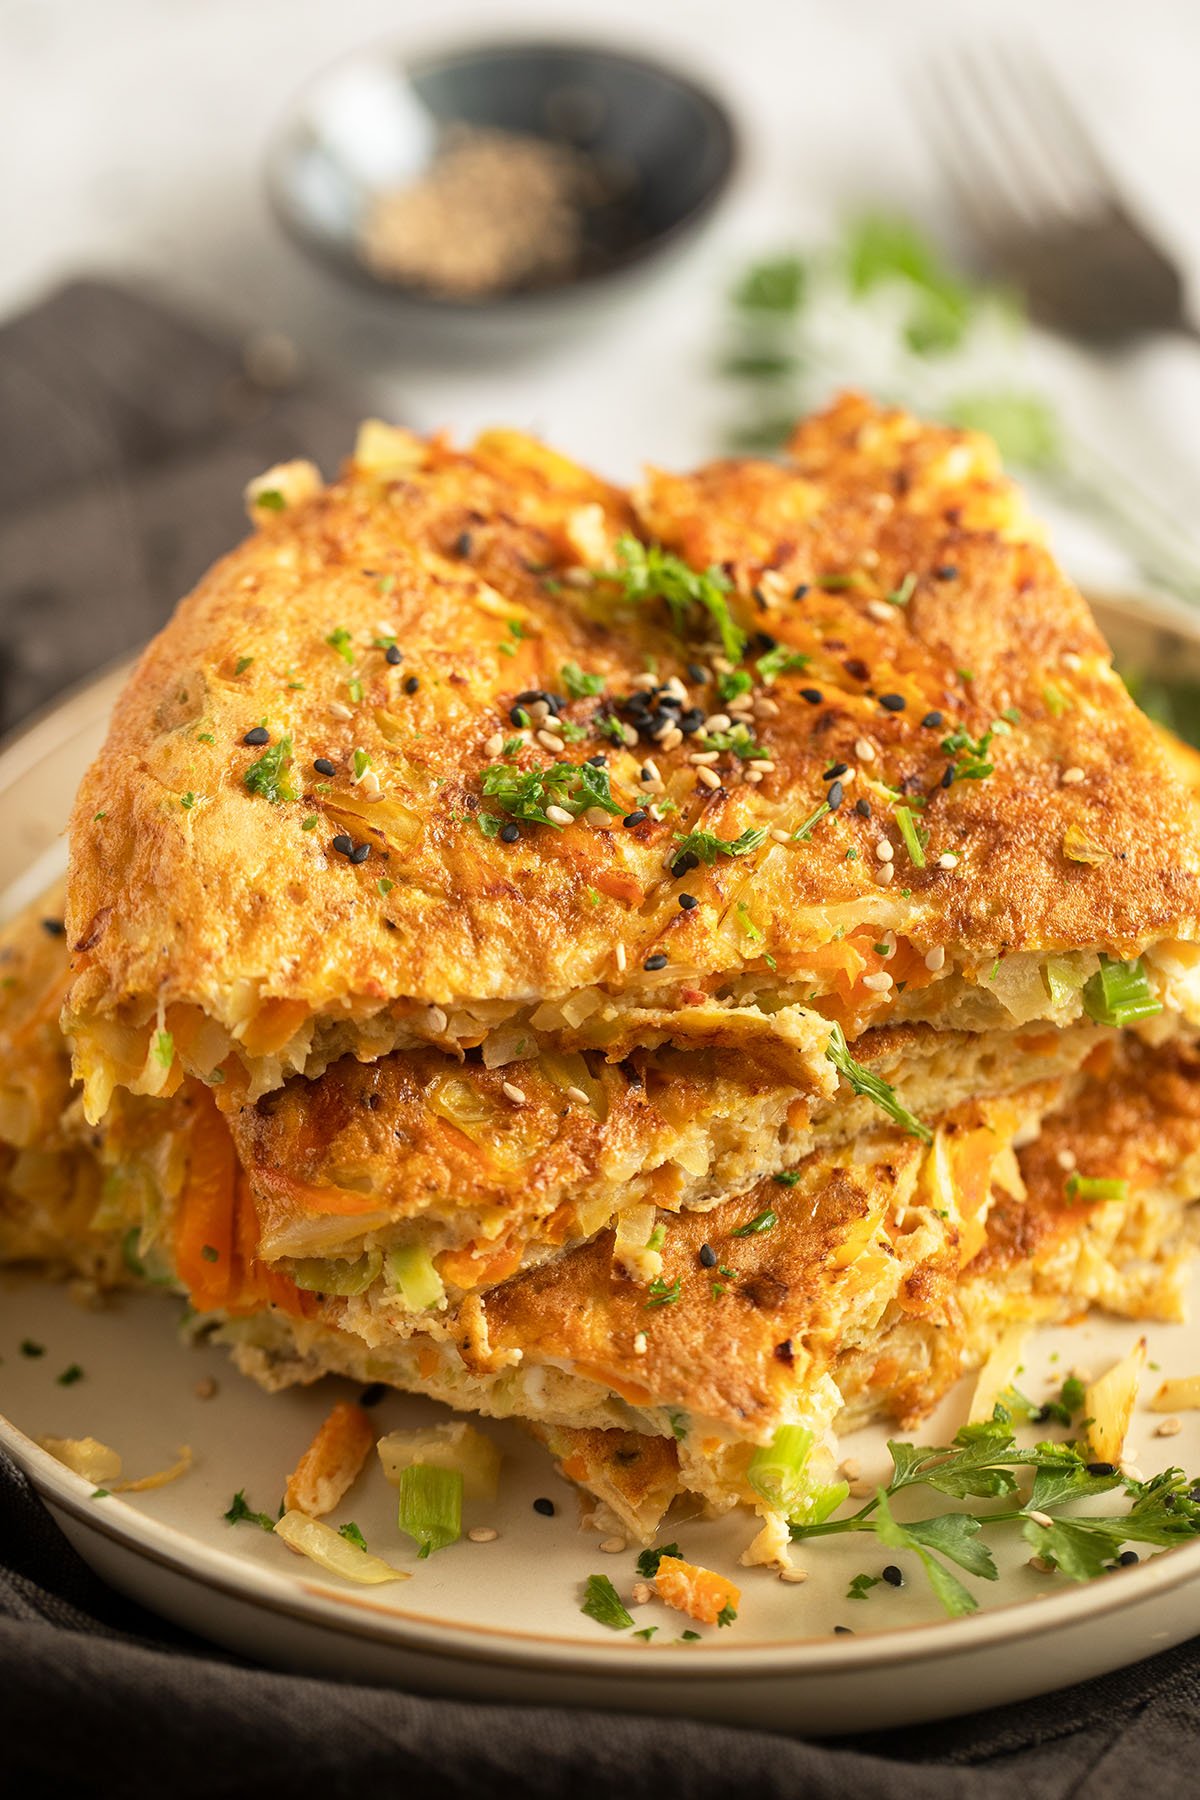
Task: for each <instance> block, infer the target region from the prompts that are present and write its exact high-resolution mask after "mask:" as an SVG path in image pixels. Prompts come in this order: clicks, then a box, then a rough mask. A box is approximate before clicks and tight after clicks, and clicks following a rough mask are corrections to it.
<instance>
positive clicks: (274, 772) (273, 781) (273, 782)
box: [242, 737, 298, 806]
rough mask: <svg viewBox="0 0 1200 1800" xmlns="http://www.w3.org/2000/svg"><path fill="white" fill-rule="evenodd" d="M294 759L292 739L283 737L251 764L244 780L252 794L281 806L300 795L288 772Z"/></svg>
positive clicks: (243, 777)
mask: <svg viewBox="0 0 1200 1800" xmlns="http://www.w3.org/2000/svg"><path fill="white" fill-rule="evenodd" d="M291 761H292V740H291V738H290V737H281V738H279V739H278V740H277V741H276V742H275V743H273V744H271V745H270V746H269V747H268V748H267V749H266V750H264V751H263V753H262V755H261V756H260V757H259V758H258V759H257V760H256V761H255V762H252V763H251V764H250V767H249V768H248V769H247V770H246V773H245V774H244V775H243V776H242V780H243V782H244V783H245V785H246V787H248V788H249V790H250V792H251V793H252V794H258V795H260V796H261V798H262V799H264V800H269V801H270V802H271V804H272V805H273V806H279V805H280V804H281V803H282V802H283V801H284V800H295V799H296V798H297V797H298V790H297V788H296V784H295V783H294V781H293V780H292V778H291V776H290V775H289V774H288V770H289V768H290V767H291Z"/></svg>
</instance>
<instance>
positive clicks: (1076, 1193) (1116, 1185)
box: [1063, 1172, 1129, 1202]
mask: <svg viewBox="0 0 1200 1800" xmlns="http://www.w3.org/2000/svg"><path fill="white" fill-rule="evenodd" d="M1063 1192H1064V1193H1065V1194H1066V1197H1067V1199H1068V1200H1069V1201H1075V1200H1083V1201H1087V1202H1092V1201H1097V1200H1128V1198H1129V1183H1128V1182H1127V1181H1122V1180H1120V1179H1119V1178H1118V1177H1117V1176H1111V1177H1110V1176H1104V1175H1080V1174H1079V1173H1078V1172H1073V1173H1072V1174H1070V1175H1068V1176H1067V1179H1066V1181H1065V1182H1064V1183H1063Z"/></svg>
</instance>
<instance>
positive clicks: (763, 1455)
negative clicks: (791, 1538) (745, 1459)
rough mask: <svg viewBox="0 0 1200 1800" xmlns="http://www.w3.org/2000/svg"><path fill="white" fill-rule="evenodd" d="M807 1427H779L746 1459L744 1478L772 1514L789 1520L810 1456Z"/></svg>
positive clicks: (801, 1488) (799, 1492) (810, 1435)
mask: <svg viewBox="0 0 1200 1800" xmlns="http://www.w3.org/2000/svg"><path fill="white" fill-rule="evenodd" d="M812 1447H813V1434H812V1432H811V1431H810V1430H809V1429H808V1427H807V1425H781V1426H780V1427H779V1430H778V1431H777V1432H776V1433H775V1436H774V1437H773V1438H772V1439H771V1442H770V1443H769V1444H764V1445H762V1446H761V1448H759V1449H758V1450H756V1451H755V1452H754V1455H753V1456H752V1457H751V1458H750V1467H749V1468H748V1469H747V1471H746V1479H747V1481H748V1482H749V1483H750V1486H751V1487H752V1488H753V1489H754V1491H755V1493H756V1494H758V1495H760V1497H761V1498H762V1499H764V1500H765V1501H766V1503H767V1505H768V1506H769V1507H770V1508H771V1510H772V1511H773V1512H781V1513H783V1514H785V1516H787V1517H789V1518H790V1517H791V1515H792V1513H793V1511H794V1510H795V1509H796V1507H797V1505H798V1504H799V1501H800V1498H801V1495H802V1493H803V1491H804V1470H805V1467H806V1466H807V1463H808V1459H809V1457H810V1456H811V1454H812Z"/></svg>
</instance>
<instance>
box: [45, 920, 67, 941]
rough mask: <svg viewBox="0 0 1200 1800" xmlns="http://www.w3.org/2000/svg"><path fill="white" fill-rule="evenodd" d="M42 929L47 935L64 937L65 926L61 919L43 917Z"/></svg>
mask: <svg viewBox="0 0 1200 1800" xmlns="http://www.w3.org/2000/svg"><path fill="white" fill-rule="evenodd" d="M42 930H43V931H44V932H45V933H46V935H47V937H66V935H67V928H66V926H65V925H64V924H63V922H62V920H61V919H43V920H42Z"/></svg>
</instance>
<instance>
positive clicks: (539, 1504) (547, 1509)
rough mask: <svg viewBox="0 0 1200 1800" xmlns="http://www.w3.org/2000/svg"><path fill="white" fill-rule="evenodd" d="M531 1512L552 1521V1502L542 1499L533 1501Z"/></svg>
mask: <svg viewBox="0 0 1200 1800" xmlns="http://www.w3.org/2000/svg"><path fill="white" fill-rule="evenodd" d="M533 1510H534V1512H535V1513H541V1515H542V1517H543V1519H552V1518H553V1517H554V1502H553V1500H546V1499H544V1498H543V1499H541V1500H535V1501H534V1503H533Z"/></svg>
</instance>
